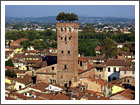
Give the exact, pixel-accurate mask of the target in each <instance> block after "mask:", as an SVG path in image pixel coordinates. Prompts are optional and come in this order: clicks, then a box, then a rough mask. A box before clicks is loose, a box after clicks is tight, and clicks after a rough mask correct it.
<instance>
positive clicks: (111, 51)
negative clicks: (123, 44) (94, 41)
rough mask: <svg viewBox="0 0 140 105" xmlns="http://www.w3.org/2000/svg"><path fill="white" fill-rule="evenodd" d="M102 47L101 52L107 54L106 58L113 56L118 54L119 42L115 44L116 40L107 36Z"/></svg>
mask: <svg viewBox="0 0 140 105" xmlns="http://www.w3.org/2000/svg"><path fill="white" fill-rule="evenodd" d="M101 46H102V49H101V53H102V54H105V57H106V58H111V57H114V56H117V52H118V49H117V44H115V42H114V41H113V40H112V39H110V38H106V39H104V41H103V44H102V45H101Z"/></svg>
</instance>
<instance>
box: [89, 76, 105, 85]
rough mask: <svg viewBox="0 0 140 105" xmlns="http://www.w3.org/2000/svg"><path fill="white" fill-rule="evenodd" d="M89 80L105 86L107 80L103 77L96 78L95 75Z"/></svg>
mask: <svg viewBox="0 0 140 105" xmlns="http://www.w3.org/2000/svg"><path fill="white" fill-rule="evenodd" d="M88 80H90V81H92V82H97V83H98V84H99V85H101V86H104V85H105V84H106V82H105V81H104V80H103V79H95V78H93V77H89V78H88Z"/></svg>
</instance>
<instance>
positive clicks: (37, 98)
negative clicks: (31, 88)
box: [30, 97, 46, 100]
mask: <svg viewBox="0 0 140 105" xmlns="http://www.w3.org/2000/svg"><path fill="white" fill-rule="evenodd" d="M30 100H46V99H43V98H39V97H36V98H30Z"/></svg>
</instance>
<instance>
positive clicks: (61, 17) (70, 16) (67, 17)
mask: <svg viewBox="0 0 140 105" xmlns="http://www.w3.org/2000/svg"><path fill="white" fill-rule="evenodd" d="M56 20H57V21H60V22H64V21H69V22H72V21H76V20H78V16H77V15H76V14H75V13H65V12H60V13H59V14H58V15H57V17H56Z"/></svg>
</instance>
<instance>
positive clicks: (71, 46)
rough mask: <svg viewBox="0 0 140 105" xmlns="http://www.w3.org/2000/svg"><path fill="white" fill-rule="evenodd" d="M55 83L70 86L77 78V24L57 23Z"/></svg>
mask: <svg viewBox="0 0 140 105" xmlns="http://www.w3.org/2000/svg"><path fill="white" fill-rule="evenodd" d="M56 27H57V50H58V52H57V83H58V84H60V85H65V86H66V85H67V86H69V84H71V83H72V82H73V81H76V80H77V76H78V28H79V24H78V23H57V24H56Z"/></svg>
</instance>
